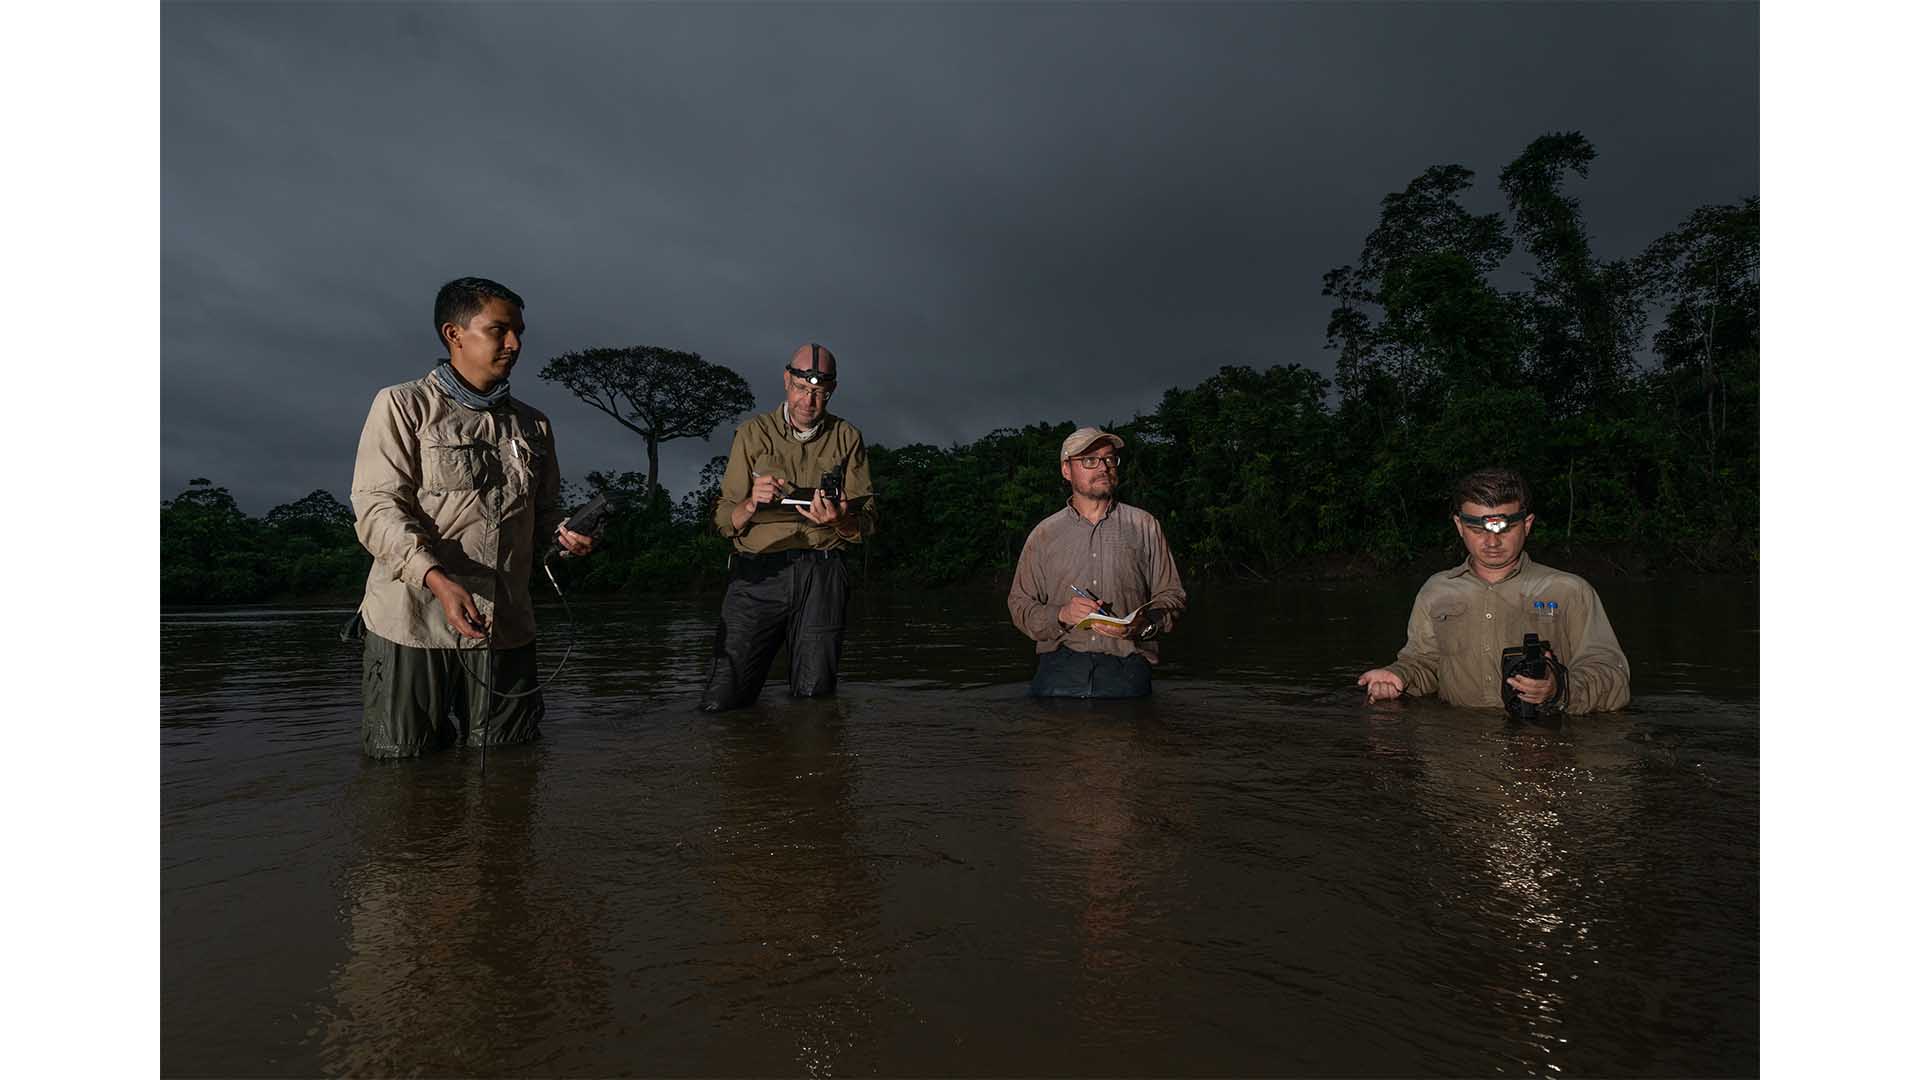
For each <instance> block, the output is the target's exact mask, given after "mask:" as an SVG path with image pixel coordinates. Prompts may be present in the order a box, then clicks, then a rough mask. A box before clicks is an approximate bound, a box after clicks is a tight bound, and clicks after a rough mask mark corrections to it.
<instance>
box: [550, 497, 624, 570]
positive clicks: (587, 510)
mask: <svg viewBox="0 0 1920 1080" xmlns="http://www.w3.org/2000/svg"><path fill="white" fill-rule="evenodd" d="M612 516H613V504H612V503H611V502H608V501H607V497H606V496H605V495H595V496H594V497H593V498H591V499H589V500H587V504H586V505H585V506H582V507H580V508H579V509H578V510H575V511H574V512H573V516H571V517H569V518H567V520H566V527H567V531H568V532H576V533H579V534H580V535H582V536H591V537H593V538H594V539H596V540H597V539H599V537H600V533H601V531H602V530H603V529H605V528H606V527H607V519H608V518H609V517H612ZM556 554H558V555H559V556H560V557H561V558H563V559H565V558H568V557H569V556H570V554H571V553H570V552H568V551H567V549H566V548H559V550H558V551H557V552H556Z"/></svg>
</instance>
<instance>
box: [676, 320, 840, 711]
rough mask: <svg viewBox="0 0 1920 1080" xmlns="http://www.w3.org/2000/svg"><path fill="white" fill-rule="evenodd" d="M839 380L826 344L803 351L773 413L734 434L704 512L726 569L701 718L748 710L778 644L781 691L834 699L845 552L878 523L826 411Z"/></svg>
mask: <svg viewBox="0 0 1920 1080" xmlns="http://www.w3.org/2000/svg"><path fill="white" fill-rule="evenodd" d="M838 371H839V363H838V361H836V360H835V359H834V356H833V353H832V352H830V351H828V350H827V349H826V348H825V347H824V346H821V345H815V344H807V345H802V346H801V347H800V348H799V349H798V350H797V351H795V352H794V354H793V356H792V358H790V359H789V360H788V361H787V363H786V365H785V367H784V368H783V370H782V371H781V374H780V379H781V385H782V386H783V387H784V390H785V394H784V396H783V400H782V401H781V403H780V407H779V408H778V409H774V410H773V411H771V412H766V413H761V414H760V415H758V416H753V417H749V418H748V419H747V421H746V422H745V423H743V424H741V425H740V427H739V429H738V430H737V431H735V432H734V433H733V449H732V450H731V452H729V454H728V455H727V471H726V474H725V475H724V476H723V477H722V478H721V480H720V499H719V501H718V503H717V504H716V505H715V507H714V511H713V520H714V524H715V525H717V526H718V527H719V529H720V535H722V536H725V537H727V538H728V539H730V540H732V541H733V559H732V573H731V575H730V577H729V579H728V581H727V591H726V595H725V596H724V597H723V598H722V599H721V601H720V627H719V630H718V631H717V633H716V635H715V640H714V647H713V668H712V670H711V672H710V673H709V674H708V678H707V688H706V691H705V693H703V694H702V695H701V698H700V707H701V708H702V709H704V710H706V711H708V712H719V711H721V710H724V709H736V708H739V707H741V706H743V705H750V704H752V703H753V701H754V700H755V699H756V698H758V697H759V696H760V687H761V685H762V684H764V683H765V682H766V679H767V671H768V669H769V668H771V667H772V666H773V658H774V654H775V653H777V652H778V651H779V649H780V645H781V643H782V642H783V641H784V642H785V643H786V646H787V658H788V662H789V665H790V667H791V670H792V675H791V677H790V678H789V680H788V691H789V692H790V693H792V694H793V695H794V696H795V697H820V696H824V695H827V694H831V693H833V691H834V685H835V682H836V680H837V679H838V677H839V671H840V646H841V643H842V641H843V640H844V638H845V636H846V613H847V587H848V570H847V560H846V552H847V549H848V548H849V547H851V546H852V545H853V544H856V543H858V542H860V541H862V540H864V539H866V538H867V537H869V536H872V535H873V530H874V526H875V522H876V511H875V508H874V503H873V478H872V477H871V475H869V473H868V471H867V448H866V444H865V443H864V442H863V441H862V440H861V438H860V429H859V428H856V427H854V426H853V425H852V424H849V423H847V422H846V421H845V420H842V419H841V418H840V417H838V416H835V415H833V414H832V413H829V412H828V411H827V401H828V400H829V399H830V398H832V396H833V393H834V391H835V390H836V389H837V388H838V387H839V374H838ZM836 489H837V494H836Z"/></svg>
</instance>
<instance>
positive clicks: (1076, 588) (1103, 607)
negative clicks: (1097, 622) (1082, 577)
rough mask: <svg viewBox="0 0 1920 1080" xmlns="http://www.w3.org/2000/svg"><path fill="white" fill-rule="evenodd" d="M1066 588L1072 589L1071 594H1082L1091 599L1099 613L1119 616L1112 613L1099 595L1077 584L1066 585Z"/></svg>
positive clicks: (1114, 616)
mask: <svg viewBox="0 0 1920 1080" xmlns="http://www.w3.org/2000/svg"><path fill="white" fill-rule="evenodd" d="M1067 588H1069V589H1072V590H1073V595H1075V596H1083V597H1085V598H1087V599H1088V600H1091V601H1093V602H1094V603H1095V604H1096V605H1098V606H1099V610H1100V614H1102V615H1106V616H1108V617H1110V618H1119V616H1117V615H1114V613H1113V609H1112V608H1110V607H1108V606H1107V602H1106V601H1105V600H1102V599H1100V598H1099V597H1097V596H1095V595H1093V594H1092V593H1090V592H1088V591H1087V590H1085V589H1083V588H1081V587H1080V586H1078V585H1069V586H1067Z"/></svg>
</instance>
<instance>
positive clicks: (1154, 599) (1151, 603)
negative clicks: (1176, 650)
mask: <svg viewBox="0 0 1920 1080" xmlns="http://www.w3.org/2000/svg"><path fill="white" fill-rule="evenodd" d="M1147 580H1148V581H1150V582H1152V583H1153V584H1152V587H1153V595H1152V596H1151V597H1149V598H1148V600H1147V607H1149V608H1151V609H1152V610H1153V613H1154V615H1155V619H1154V625H1155V626H1157V627H1159V629H1158V630H1157V631H1156V633H1161V634H1164V633H1166V632H1167V631H1169V630H1171V629H1173V624H1174V622H1175V620H1177V619H1178V618H1179V617H1180V615H1181V613H1183V612H1185V611H1186V610H1187V590H1186V589H1184V588H1182V587H1181V585H1180V568H1179V567H1177V566H1175V565H1174V562H1173V549H1172V548H1170V547H1168V546H1167V534H1166V533H1165V532H1163V531H1162V530H1161V528H1160V523H1159V522H1158V521H1155V522H1153V525H1152V528H1150V529H1149V530H1148V534H1147ZM1054 621H1055V622H1058V621H1059V620H1057V619H1056V620H1054Z"/></svg>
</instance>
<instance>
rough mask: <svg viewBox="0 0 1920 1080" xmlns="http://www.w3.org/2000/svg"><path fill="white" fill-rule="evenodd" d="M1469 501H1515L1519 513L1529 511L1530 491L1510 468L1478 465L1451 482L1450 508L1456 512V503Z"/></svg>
mask: <svg viewBox="0 0 1920 1080" xmlns="http://www.w3.org/2000/svg"><path fill="white" fill-rule="evenodd" d="M1470 502H1471V503H1479V504H1480V505H1481V506H1499V505H1500V504H1501V503H1510V502H1517V503H1519V504H1520V512H1521V513H1523V514H1526V513H1532V512H1533V491H1532V489H1530V488H1528V487H1527V481H1526V478H1525V477H1523V476H1521V475H1520V474H1519V473H1517V472H1514V471H1513V470H1512V469H1481V470H1480V471H1479V472H1470V473H1468V474H1467V475H1465V476H1463V477H1461V478H1460V482H1459V483H1458V484H1455V485H1454V488H1453V512H1454V513H1456V514H1457V513H1459V512H1460V507H1462V506H1464V505H1465V504H1467V503H1470Z"/></svg>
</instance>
